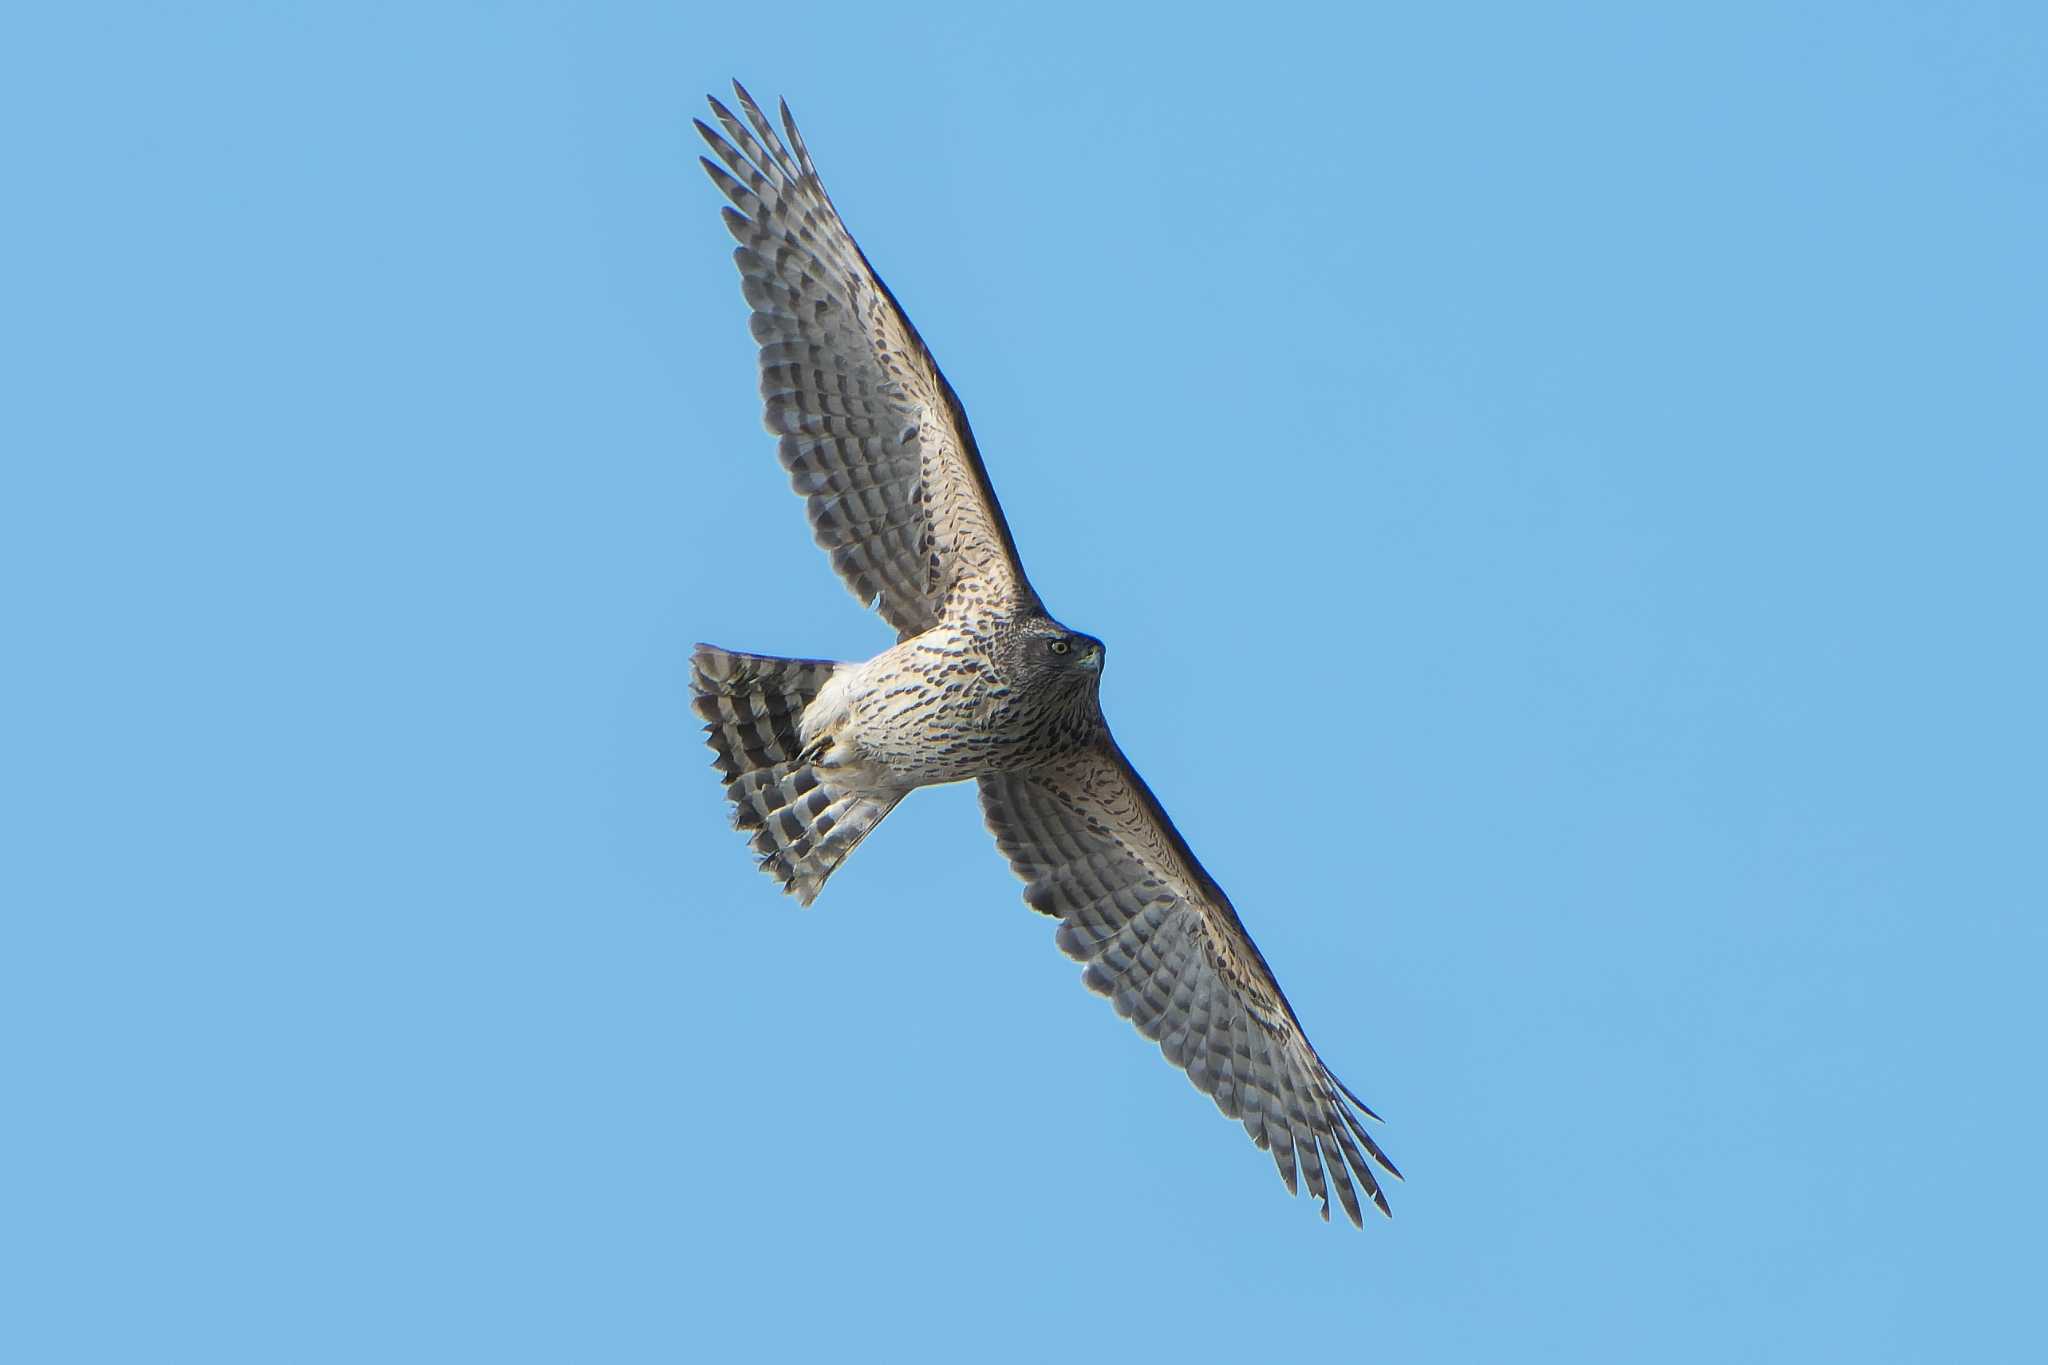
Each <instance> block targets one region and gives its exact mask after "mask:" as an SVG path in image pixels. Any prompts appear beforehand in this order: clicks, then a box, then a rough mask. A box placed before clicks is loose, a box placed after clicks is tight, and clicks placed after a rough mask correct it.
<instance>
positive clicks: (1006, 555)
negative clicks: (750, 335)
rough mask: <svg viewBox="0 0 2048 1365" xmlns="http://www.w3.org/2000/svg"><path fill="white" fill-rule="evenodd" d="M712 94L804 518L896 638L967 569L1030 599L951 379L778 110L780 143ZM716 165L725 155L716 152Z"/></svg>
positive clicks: (769, 376)
mask: <svg viewBox="0 0 2048 1365" xmlns="http://www.w3.org/2000/svg"><path fill="white" fill-rule="evenodd" d="M733 91H734V93H735V94H736V95H737V96H738V97H739V104H740V108H741V110H742V111H744V113H745V115H746V118H745V121H744V122H742V120H741V119H740V118H739V117H738V116H736V115H734V114H733V112H732V111H731V110H729V109H727V108H726V107H725V106H724V105H723V104H721V103H719V102H718V101H717V100H716V99H713V100H712V101H711V111H712V113H713V114H715V115H716V116H717V118H718V122H719V124H720V125H721V126H722V127H723V128H724V130H725V132H724V135H723V136H721V135H720V134H719V133H718V132H717V131H716V130H714V129H712V128H711V127H709V126H708V125H706V124H705V123H704V122H702V121H701V120H699V121H698V123H697V131H698V132H700V133H702V134H703V135H704V140H705V141H706V142H707V143H709V144H710V145H711V150H712V151H713V152H714V153H716V154H717V157H718V161H716V162H714V161H712V160H711V159H710V158H708V157H706V158H702V160H703V162H704V169H705V170H706V171H707V172H709V173H710V176H711V179H712V180H713V181H714V182H715V183H716V184H717V186H718V188H719V189H720V190H722V191H724V193H725V197H726V198H728V199H730V200H731V201H732V204H733V206H732V207H731V208H728V209H726V210H724V214H725V225H726V227H727V228H729V229H730V230H731V231H732V235H733V236H734V237H735V238H737V239H738V241H739V244H740V245H739V249H738V250H737V251H735V252H734V253H733V259H734V260H735V261H736V262H737V263H738V264H739V268H740V282H741V287H742V289H743V291H744V292H745V294H746V297H747V302H748V303H749V304H751V305H752V306H753V309H754V316H753V332H754V339H755V340H756V341H758V342H759V343H760V344H761V397H762V400H763V403H764V405H765V417H766V421H767V424H768V429H769V430H770V431H772V432H774V433H776V434H777V435H778V436H780V437H781V438H782V463H783V465H784V466H785V467H786V468H787V469H788V470H789V477H790V483H791V484H792V485H793V486H794V487H795V488H796V491H797V492H798V493H800V494H802V495H803V497H804V499H805V501H806V502H807V503H808V504H809V510H810V517H811V529H812V531H813V533H814V534H815V535H816V537H817V541H818V544H819V545H820V546H822V547H823V548H824V549H825V551H826V552H827V553H828V554H830V555H831V557H832V567H833V568H835V569H837V570H838V571H839V575H840V577H842V578H844V579H845V580H846V584H847V586H848V587H849V588H851V589H852V590H853V594H854V596H856V597H858V598H859V599H860V600H861V601H862V602H863V603H874V604H875V605H876V607H877V608H878V609H879V610H880V611H881V613H882V616H883V619H885V620H887V621H888V622H889V624H890V625H892V626H894V627H896V629H897V630H898V631H900V632H901V633H902V634H903V635H905V636H909V635H914V634H916V633H918V632H920V631H923V630H926V629H928V628H930V627H931V626H933V625H935V624H936V623H937V622H938V620H939V619H940V616H941V615H942V613H943V609H944V606H945V603H946V601H947V598H948V597H949V595H950V594H951V593H952V592H953V591H954V589H955V588H956V587H958V586H960V585H961V584H962V583H963V582H966V581H967V580H975V585H976V586H978V587H980V588H981V589H983V590H984V591H985V592H986V593H987V595H989V596H990V597H991V598H992V599H994V600H997V601H1002V602H1008V603H1013V604H1018V605H1021V606H1024V607H1035V606H1037V605H1038V599H1037V597H1036V596H1035V595H1034V594H1033V593H1032V591H1031V587H1030V585H1029V584H1028V583H1027V582H1026V581H1025V578H1024V571H1023V569H1022V568H1021V567H1020V566H1019V565H1018V563H1017V549H1016V545H1015V544H1014V543H1013V542H1012V541H1011V539H1010V529H1009V527H1008V525H1007V524H1006V523H1005V522H1004V520H1003V512H1002V508H1000V507H999V506H997V504H996V498H995V493H994V491H993V490H992V489H991V488H990V487H989V482H988V474H987V471H986V470H984V469H983V468H982V463H981V455H980V452H979V451H977V450H976V449H975V445H974V434H973V432H971V431H970V430H969V429H968V426H967V414H966V413H965V412H964V411H962V410H961V407H960V400H959V398H958V397H956V396H955V395H954V393H953V386H952V385H950V384H948V383H947V382H946V377H945V376H944V375H942V374H940V373H939V367H938V365H937V363H936V362H934V361H933V359H932V355H931V352H930V351H929V350H927V349H926V347H925V344H924V342H923V340H922V339H921V338H919V336H918V334H917V329H916V328H914V327H912V326H911V325H910V319H909V318H908V317H906V316H904V313H903V309H902V308H901V307H900V306H898V304H897V302H896V299H895V297H894V296H893V295H892V294H890V292H889V288H888V286H887V285H885V284H883V283H882V281H881V278H880V277H879V276H877V275H876V274H875V272H874V269H873V268H872V267H871V266H869V265H868V261H867V257H866V256H864V255H862V254H861V249H860V247H859V246H857V245H855V243H854V240H853V237H852V235H851V234H850V233H848V232H847V230H846V224H845V223H843V222H841V221H840V218H839V211H838V210H837V209H835V208H834V207H833V206H832V199H831V197H830V196H829V195H827V194H826V193H825V187H824V185H823V184H821V183H820V182H819V180H818V173H817V170H816V169H815V168H814V167H813V166H812V165H811V157H810V153H809V152H808V151H807V150H806V149H805V147H804V140H803V137H802V135H800V134H799V133H798V132H797V130H796V123H795V121H794V120H792V119H791V118H790V115H789V106H788V105H787V104H784V105H783V106H782V111H781V112H782V127H783V131H784V132H785V133H786V134H787V141H785V140H784V139H783V137H781V136H778V135H777V133H776V131H775V128H774V127H773V125H771V124H770V123H769V122H768V119H767V117H766V116H765V115H764V114H762V112H761V109H760V107H759V106H758V105H756V104H755V103H754V100H753V97H752V96H751V95H749V94H748V93H747V92H746V89H745V88H744V87H743V86H741V85H740V84H739V83H738V82H734V84H733ZM720 162H722V163H724V164H723V165H720V164H719V163H720Z"/></svg>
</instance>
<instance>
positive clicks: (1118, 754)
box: [981, 733, 1400, 1224]
mask: <svg viewBox="0 0 2048 1365" xmlns="http://www.w3.org/2000/svg"><path fill="white" fill-rule="evenodd" d="M981 804H982V812H983V814H984V815H985V816H986V817H987V819H988V825H989V829H990V830H991V831H992V832H993V833H994V834H995V836H996V844H997V846H998V847H999V848H1001V849H1002V851H1003V854H1004V856H1005V857H1007V858H1008V859H1009V860H1010V866H1011V868H1012V869H1013V870H1015V872H1016V873H1017V875H1018V876H1019V877H1021V878H1023V880H1024V883H1025V886H1024V899H1025V901H1026V902H1028V903H1029V904H1030V905H1031V907H1032V908H1033V909H1035V910H1038V911H1041V912H1043V913H1045V914H1048V915H1054V916H1057V917H1058V918H1059V920H1060V927H1059V931H1058V933H1057V935H1056V941H1057V942H1058V943H1059V946H1060V947H1061V948H1062V949H1063V950H1064V951H1065V952H1066V953H1067V955H1068V956H1070V957H1073V958H1077V959H1079V960H1080V961H1082V962H1085V963H1087V964H1088V966H1087V969H1086V970H1085V971H1084V972H1083V973H1082V977H1081V979H1082V981H1083V982H1084V983H1085V984H1086V985H1087V986H1088V987H1089V988H1090V989H1091V990H1094V991H1095V992H1097V993H1098V994H1100V995H1105V996H1107V997H1109V999H1110V1001H1111V1003H1112V1004H1114V1005H1115V1007H1116V1011H1117V1013H1119V1014H1121V1015H1123V1016H1124V1017H1125V1018H1127V1019H1129V1020H1130V1021H1131V1022H1132V1023H1133V1024H1134V1025H1136V1026H1137V1029H1138V1031H1139V1032H1140V1033H1142V1034H1144V1035H1145V1036H1146V1037H1147V1038H1150V1039H1153V1040H1155V1041H1156V1042H1158V1044H1159V1049H1160V1051H1161V1052H1163V1053H1165V1054H1166V1059H1167V1060H1168V1061H1170V1062H1172V1063H1173V1064H1174V1065H1175V1066H1178V1067H1181V1068H1183V1069H1184V1070H1186V1072H1187V1073H1188V1079H1189V1080H1191V1081H1193V1082H1194V1083H1195V1086H1196V1088H1197V1089H1199V1090H1202V1091H1203V1092H1205V1093H1206V1094H1208V1095H1209V1096H1210V1097H1211V1098H1212V1099H1214V1100H1215V1101H1216V1107H1217V1108H1218V1109H1221V1110H1222V1111H1223V1112H1224V1114H1225V1115H1227V1116H1228V1117H1230V1118H1234V1119H1238V1120H1240V1121H1241V1122H1243V1124H1244V1127H1245V1131H1246V1132H1247V1133H1249V1134H1251V1138H1252V1141H1253V1142H1255V1143H1257V1144H1258V1145H1259V1147H1260V1148H1262V1149H1264V1150H1266V1151H1269V1152H1271V1153H1272V1156H1273V1161H1274V1164H1275V1165H1277V1166H1278V1167H1279V1168H1280V1178H1281V1179H1282V1180H1284V1181H1286V1182H1287V1188H1288V1191H1289V1192H1290V1193H1292V1192H1294V1191H1295V1188H1296V1184H1295V1180H1296V1169H1297V1165H1298V1167H1299V1170H1300V1173H1301V1177H1302V1179H1303V1180H1305V1181H1306V1183H1307V1185H1308V1188H1309V1193H1310V1194H1312V1195H1315V1196H1316V1197H1317V1198H1319V1199H1321V1200H1322V1201H1323V1208H1322V1212H1323V1217H1324V1218H1328V1217H1329V1216H1330V1195H1329V1189H1330V1187H1332V1186H1334V1187H1335V1189H1336V1193H1337V1199H1338V1201H1339V1202H1340V1203H1341V1204H1342V1205H1343V1206H1344V1212H1345V1213H1346V1214H1348V1215H1349V1216H1350V1218H1351V1221H1352V1223H1354V1224H1361V1223H1362V1221H1363V1220H1362V1218H1361V1216H1360V1206H1359V1201H1358V1195H1357V1192H1356V1190H1354V1188H1353V1185H1354V1182H1355V1183H1356V1185H1358V1186H1360V1187H1363V1189H1364V1191H1365V1194H1366V1197H1367V1198H1368V1199H1370V1200H1371V1201H1372V1202H1373V1203H1374V1204H1375V1205H1376V1206H1377V1207H1378V1208H1379V1210H1380V1212H1382V1213H1387V1212H1389V1210H1388V1207H1387V1200H1386V1196H1385V1195H1384V1194H1383V1193H1382V1192H1381V1190H1380V1183H1379V1180H1378V1178H1377V1177H1376V1176H1375V1174H1374V1172H1373V1164H1374V1163H1377V1164H1378V1165H1379V1166H1380V1167H1381V1168H1382V1169H1384V1170H1385V1171H1386V1172H1387V1173H1388V1174H1390V1175H1393V1176H1396V1177H1398V1176H1399V1175H1400V1172H1399V1171H1397V1170H1395V1169H1394V1164H1393V1163H1392V1162H1391V1161H1389V1160H1387V1157H1386V1154H1385V1153H1384V1152H1382V1151H1381V1150H1380V1149H1379V1145H1378V1144H1377V1143H1375V1142H1374V1141H1373V1140H1372V1137H1371V1135H1370V1134H1368V1133H1367V1132H1366V1129H1365V1125H1364V1123H1363V1121H1362V1119H1363V1118H1368V1117H1369V1118H1375V1119H1376V1118H1378V1117H1379V1116H1378V1115H1376V1114H1374V1113H1373V1112H1372V1111H1371V1110H1370V1109H1368V1108H1366V1106H1365V1105H1364V1103H1363V1102H1361V1101H1360V1100H1359V1099H1358V1097H1357V1096H1355V1095H1353V1094H1352V1093H1351V1092H1350V1091H1349V1090H1347V1089H1345V1088H1344V1086H1343V1085H1342V1084H1341V1083H1340V1082H1339V1081H1338V1080H1337V1078H1336V1077H1335V1076H1333V1075H1332V1074H1331V1073H1330V1070H1329V1068H1328V1067H1326V1066H1325V1065H1324V1064H1323V1060H1322V1058H1321V1057H1319V1056H1317V1055H1316V1050H1315V1048H1314V1047H1312V1046H1310V1044H1309V1041H1308V1037H1307V1035H1306V1034H1305V1033H1303V1032H1302V1028H1301V1022H1300V1021H1299V1020H1298V1019H1296V1018H1295V1015H1294V1010H1293V1007H1292V1006H1290V1005H1289V1004H1288V1003H1287V997H1286V996H1285V995H1283V994H1281V991H1280V984H1279V982H1277V981H1275V980H1274V979H1273V973H1272V970H1271V969H1270V968H1269V967H1267V965H1266V960H1265V958H1264V957H1263V956H1261V955H1260V953H1259V950H1258V948H1257V946H1256V945H1254V944H1253V943H1252V940H1251V936H1250V935H1249V934H1247V933H1246V932H1245V928H1244V924H1243V922H1242V921H1240V920H1239V919H1238V917H1237V911H1236V910H1235V909H1233V908H1232V907H1231V904H1230V900H1229V898H1228V897H1226V896H1225V895H1224V894H1223V891H1222V889H1221V888H1220V887H1218V886H1217V885H1216V883H1215V881H1214V880H1213V879H1212V878H1211V877H1210V876H1209V874H1208V873H1207V872H1205V871H1203V870H1202V866H1201V864H1200V863H1198V862H1196V861H1195V857H1194V854H1193V853H1192V852H1190V851H1189V849H1188V847H1187V844H1186V843H1185V842H1184V841H1183V840H1182V839H1181V837H1180V834H1179V832H1178V831H1176V830H1175V829H1174V827H1173V823H1172V822H1171V821H1170V820H1168V819H1167V817H1166V812H1165V811H1164V810H1162V809H1161V808H1160V805H1159V802H1158V800H1157V799H1156V798H1155V797H1154V796H1153V795H1152V793H1151V791H1150V789H1148V788H1147V787H1146V786H1145V783H1144V780H1143V779H1141V778H1140V777H1139V776H1138V774H1137V773H1136V772H1135V771H1134V770H1133V769H1132V768H1131V765H1130V763H1129V761H1128V760H1126V759H1125V758H1124V756H1123V753H1122V751H1121V750H1119V749H1118V748H1117V747H1116V743H1115V741H1113V740H1112V739H1110V738H1109V737H1108V735H1107V734H1106V733H1105V734H1104V736H1103V737H1102V740H1101V742H1100V743H1099V744H1098V745H1097V746H1096V747H1095V748H1093V749H1092V750H1089V751H1087V752H1085V753H1083V754H1080V755H1077V756H1075V757H1073V758H1071V759H1067V760H1063V761H1060V762H1056V763H1054V764H1052V765H1049V766H1047V767H1044V768H1040V769H1035V770H1033V771H1031V772H1029V773H1024V774H1006V775H1003V776H998V777H984V778H982V779H981ZM1368 1157H1369V1158H1370V1160H1368V1159H1367V1158H1368Z"/></svg>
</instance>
